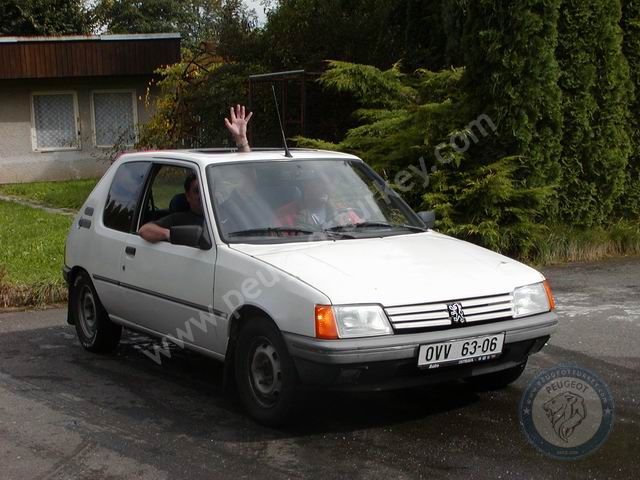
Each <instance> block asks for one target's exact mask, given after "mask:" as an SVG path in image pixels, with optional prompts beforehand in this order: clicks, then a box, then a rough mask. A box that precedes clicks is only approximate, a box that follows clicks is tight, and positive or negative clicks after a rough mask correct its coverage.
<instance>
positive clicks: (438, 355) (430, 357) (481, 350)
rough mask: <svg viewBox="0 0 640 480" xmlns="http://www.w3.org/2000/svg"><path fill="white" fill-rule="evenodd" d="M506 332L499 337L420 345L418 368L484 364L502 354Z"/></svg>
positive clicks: (490, 336)
mask: <svg viewBox="0 0 640 480" xmlns="http://www.w3.org/2000/svg"><path fill="white" fill-rule="evenodd" d="M503 344H504V332H503V333H499V334H497V335H486V336H483V337H473V338H465V339H462V340H451V341H448V342H442V343H429V344H427V345H420V350H419V351H418V366H419V367H423V368H438V367H442V366H444V365H460V364H464V363H474V362H484V361H486V360H491V359H493V358H496V357H497V356H499V355H500V354H501V353H502V346H503Z"/></svg>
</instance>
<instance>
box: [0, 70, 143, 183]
mask: <svg viewBox="0 0 640 480" xmlns="http://www.w3.org/2000/svg"><path fill="white" fill-rule="evenodd" d="M148 83H149V77H103V78H96V77H92V78H72V79H41V80H19V81H16V80H4V81H0V183H19V182H34V181H39V180H66V179H71V178H88V177H96V176H100V175H102V174H103V173H104V172H105V170H106V169H107V167H108V166H109V156H110V155H111V154H112V153H113V152H112V151H110V149H106V148H96V147H95V146H94V140H93V119H92V117H91V92H92V91H93V90H112V89H116V90H117V89H129V90H135V91H136V99H137V100H136V104H137V116H138V123H139V124H141V123H145V122H146V121H148V119H149V118H150V116H151V115H152V113H153V105H154V104H155V103H154V101H153V99H151V101H150V102H149V105H148V106H146V105H145V103H146V102H145V97H146V95H147V87H148ZM46 91H75V92H76V95H77V99H78V114H79V126H80V142H81V149H80V150H64V151H53V152H37V151H34V149H33V145H32V142H31V125H32V123H31V93H32V92H46Z"/></svg>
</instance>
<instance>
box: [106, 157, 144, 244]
mask: <svg viewBox="0 0 640 480" xmlns="http://www.w3.org/2000/svg"><path fill="white" fill-rule="evenodd" d="M149 167H150V163H149V162H131V163H125V164H123V165H120V167H119V168H118V171H117V172H116V174H115V177H114V178H113V183H112V184H111V189H110V190H109V195H108V196H107V202H106V204H105V207H104V213H103V222H104V225H105V226H106V227H109V228H113V229H114V230H119V231H121V232H127V233H129V232H131V223H132V221H133V217H134V215H135V212H136V206H137V202H138V199H139V198H140V193H141V192H142V189H143V187H144V181H145V178H146V176H147V172H148V171H149Z"/></svg>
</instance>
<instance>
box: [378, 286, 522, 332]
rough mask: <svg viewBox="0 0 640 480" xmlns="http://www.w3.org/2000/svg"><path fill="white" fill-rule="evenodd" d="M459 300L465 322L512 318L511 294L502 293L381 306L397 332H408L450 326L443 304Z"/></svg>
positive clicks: (445, 306) (445, 307) (446, 310)
mask: <svg viewBox="0 0 640 480" xmlns="http://www.w3.org/2000/svg"><path fill="white" fill-rule="evenodd" d="M451 303H460V304H461V305H462V311H463V312H464V316H465V320H466V323H464V324H463V326H464V325H470V324H474V323H477V322H490V321H494V320H503V319H507V318H513V295H512V294H510V293H505V294H501V295H490V296H486V297H476V298H467V299H464V300H451V301H446V302H436V303H423V304H418V305H399V306H393V307H385V308H384V309H385V312H386V313H387V316H388V317H389V319H390V320H391V324H392V325H393V328H394V330H395V331H396V332H398V333H412V332H420V331H428V330H437V329H443V328H445V327H451V326H452V322H451V319H450V318H449V310H448V308H447V305H449V304H451Z"/></svg>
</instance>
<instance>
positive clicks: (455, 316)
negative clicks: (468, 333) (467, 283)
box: [447, 302, 467, 325]
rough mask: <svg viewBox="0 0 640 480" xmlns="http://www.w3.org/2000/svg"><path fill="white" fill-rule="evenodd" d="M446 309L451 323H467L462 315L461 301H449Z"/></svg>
mask: <svg viewBox="0 0 640 480" xmlns="http://www.w3.org/2000/svg"><path fill="white" fill-rule="evenodd" d="M447 309H448V310H449V318H450V319H451V323H453V324H454V325H462V324H463V323H467V319H466V318H465V316H464V312H463V311H462V304H461V303H457V302H456V303H450V304H448V305H447Z"/></svg>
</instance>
